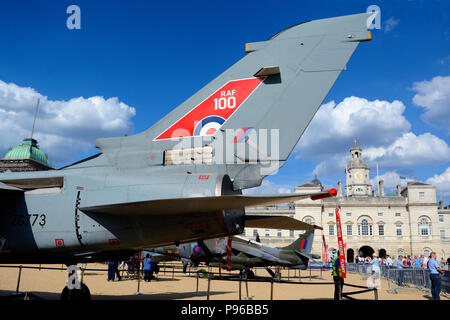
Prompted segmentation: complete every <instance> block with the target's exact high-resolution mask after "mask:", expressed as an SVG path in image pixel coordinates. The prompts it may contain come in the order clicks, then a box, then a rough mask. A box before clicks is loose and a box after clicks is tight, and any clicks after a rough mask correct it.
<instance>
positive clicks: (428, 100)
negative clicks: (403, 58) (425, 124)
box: [413, 76, 450, 132]
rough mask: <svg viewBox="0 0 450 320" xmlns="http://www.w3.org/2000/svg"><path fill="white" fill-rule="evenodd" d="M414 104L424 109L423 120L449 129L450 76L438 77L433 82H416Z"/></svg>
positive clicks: (414, 85)
mask: <svg viewBox="0 0 450 320" xmlns="http://www.w3.org/2000/svg"><path fill="white" fill-rule="evenodd" d="M413 90H414V91H416V92H417V94H416V95H415V96H414V97H413V102H414V104H416V105H418V106H420V107H423V108H424V109H425V113H424V114H423V115H422V119H423V120H425V121H435V122H439V123H442V124H444V125H445V127H447V128H448V127H449V126H448V124H449V122H450V76H446V77H441V76H437V77H434V78H433V79H431V81H426V80H425V81H420V82H414V84H413ZM449 132H450V131H449Z"/></svg>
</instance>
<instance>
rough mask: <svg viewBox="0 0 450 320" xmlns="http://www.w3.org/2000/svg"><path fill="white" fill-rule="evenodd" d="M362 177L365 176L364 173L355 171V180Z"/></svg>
mask: <svg viewBox="0 0 450 320" xmlns="http://www.w3.org/2000/svg"><path fill="white" fill-rule="evenodd" d="M362 178H363V174H362V173H361V172H356V173H355V180H362Z"/></svg>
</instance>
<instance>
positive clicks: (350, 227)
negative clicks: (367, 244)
mask: <svg viewBox="0 0 450 320" xmlns="http://www.w3.org/2000/svg"><path fill="white" fill-rule="evenodd" d="M352 229H353V228H352V225H351V224H348V225H347V235H348V236H351V235H353V230H352Z"/></svg>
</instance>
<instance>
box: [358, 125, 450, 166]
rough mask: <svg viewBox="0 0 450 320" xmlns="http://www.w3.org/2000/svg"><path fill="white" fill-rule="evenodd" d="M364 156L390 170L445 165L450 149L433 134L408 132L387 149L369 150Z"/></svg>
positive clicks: (371, 148)
mask: <svg viewBox="0 0 450 320" xmlns="http://www.w3.org/2000/svg"><path fill="white" fill-rule="evenodd" d="M364 155H365V157H366V159H367V161H368V162H372V163H374V162H377V163H379V164H380V165H383V166H384V167H388V168H401V167H407V166H414V165H424V164H439V163H445V162H447V161H448V159H449V158H450V148H449V147H448V145H447V143H446V142H445V141H444V140H442V139H440V138H438V137H436V136H435V135H432V134H431V133H424V134H421V135H418V136H416V135H415V134H414V133H412V132H408V133H405V134H403V135H402V136H401V137H400V138H398V139H397V140H396V141H395V142H394V143H392V144H390V145H389V146H387V147H370V148H367V149H366V150H364Z"/></svg>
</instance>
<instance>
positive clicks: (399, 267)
mask: <svg viewBox="0 0 450 320" xmlns="http://www.w3.org/2000/svg"><path fill="white" fill-rule="evenodd" d="M397 270H398V271H397V272H398V278H397V284H398V285H399V287H401V286H402V285H403V256H399V257H398V260H397Z"/></svg>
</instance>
